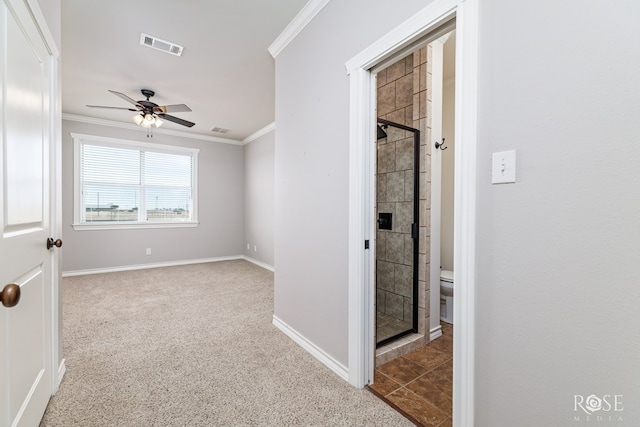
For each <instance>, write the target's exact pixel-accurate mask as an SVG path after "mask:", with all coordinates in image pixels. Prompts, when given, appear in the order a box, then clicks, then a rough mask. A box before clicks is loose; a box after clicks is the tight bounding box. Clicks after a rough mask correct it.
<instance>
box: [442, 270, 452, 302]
mask: <svg viewBox="0 0 640 427" xmlns="http://www.w3.org/2000/svg"><path fill="white" fill-rule="evenodd" d="M440 295H442V296H445V297H452V296H453V271H451V270H442V271H440Z"/></svg>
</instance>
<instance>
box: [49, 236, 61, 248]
mask: <svg viewBox="0 0 640 427" xmlns="http://www.w3.org/2000/svg"><path fill="white" fill-rule="evenodd" d="M54 246H55V247H56V248H59V247H60V246H62V240H60V239H57V240H55V241H54V240H53V237H49V238H48V239H47V249H51V248H52V247H54Z"/></svg>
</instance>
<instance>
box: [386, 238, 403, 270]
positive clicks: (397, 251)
mask: <svg viewBox="0 0 640 427" xmlns="http://www.w3.org/2000/svg"><path fill="white" fill-rule="evenodd" d="M386 243H387V248H386V250H387V260H388V261H390V262H393V263H396V264H402V261H403V259H404V234H402V233H388V234H387V236H386Z"/></svg>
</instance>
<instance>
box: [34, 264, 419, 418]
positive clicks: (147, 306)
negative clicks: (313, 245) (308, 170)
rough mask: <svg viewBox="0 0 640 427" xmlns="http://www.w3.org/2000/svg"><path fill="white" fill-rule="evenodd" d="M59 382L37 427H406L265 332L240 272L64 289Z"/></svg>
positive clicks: (257, 277) (251, 288) (265, 279)
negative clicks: (62, 364) (62, 370)
mask: <svg viewBox="0 0 640 427" xmlns="http://www.w3.org/2000/svg"><path fill="white" fill-rule="evenodd" d="M63 298H64V304H63V307H64V311H63V313H64V328H63V329H64V330H63V333H64V337H63V339H64V357H65V359H66V367H67V372H66V374H65V377H64V380H63V381H62V384H61V386H60V389H59V391H58V393H57V394H56V395H55V396H54V397H53V398H52V399H51V402H50V403H49V407H48V408H47V411H46V413H45V415H44V418H43V421H42V423H41V426H65V427H66V426H83V427H89V426H91V427H94V426H411V425H412V423H410V422H409V421H408V420H407V419H405V418H404V417H402V416H401V415H400V414H398V413H397V412H395V411H394V410H393V409H391V408H390V407H389V406H387V405H386V404H385V403H383V402H382V401H380V400H378V399H377V398H376V397H375V396H374V395H373V394H371V393H370V392H368V391H366V390H358V389H355V388H353V387H351V386H350V385H349V384H347V383H346V382H345V381H343V380H342V379H341V378H339V377H338V376H337V375H335V374H334V373H333V372H332V371H330V370H329V369H328V368H326V367H325V366H324V365H322V364H321V363H320V362H318V361H317V360H316V359H314V358H313V357H312V356H311V355H309V354H308V353H306V352H305V351H304V350H302V349H301V348H300V347H299V346H298V345H297V344H295V343H294V342H293V341H291V340H290V339H289V338H288V337H287V336H285V335H284V334H283V333H282V332H280V331H279V330H278V329H276V328H275V327H274V326H273V325H272V324H271V320H272V314H273V274H272V273H270V272H269V271H266V270H264V269H262V268H259V267H257V266H255V265H253V264H250V263H248V262H246V261H225V262H218V263H208V264H197V265H189V266H179V267H168V268H159V269H150V270H139V271H130V272H119V273H109V274H100V275H90V276H79V277H69V278H65V279H64V281H63Z"/></svg>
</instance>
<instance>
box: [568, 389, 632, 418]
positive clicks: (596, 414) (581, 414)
mask: <svg viewBox="0 0 640 427" xmlns="http://www.w3.org/2000/svg"><path fill="white" fill-rule="evenodd" d="M623 410H624V408H623V407H622V395H621V394H605V395H603V396H602V397H598V396H596V395H595V394H591V395H589V396H587V397H585V396H584V395H581V394H574V395H573V411H574V412H575V413H576V414H574V416H573V421H596V422H622V421H623V419H622V414H621V412H622V411H623ZM585 414H586V415H585Z"/></svg>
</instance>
